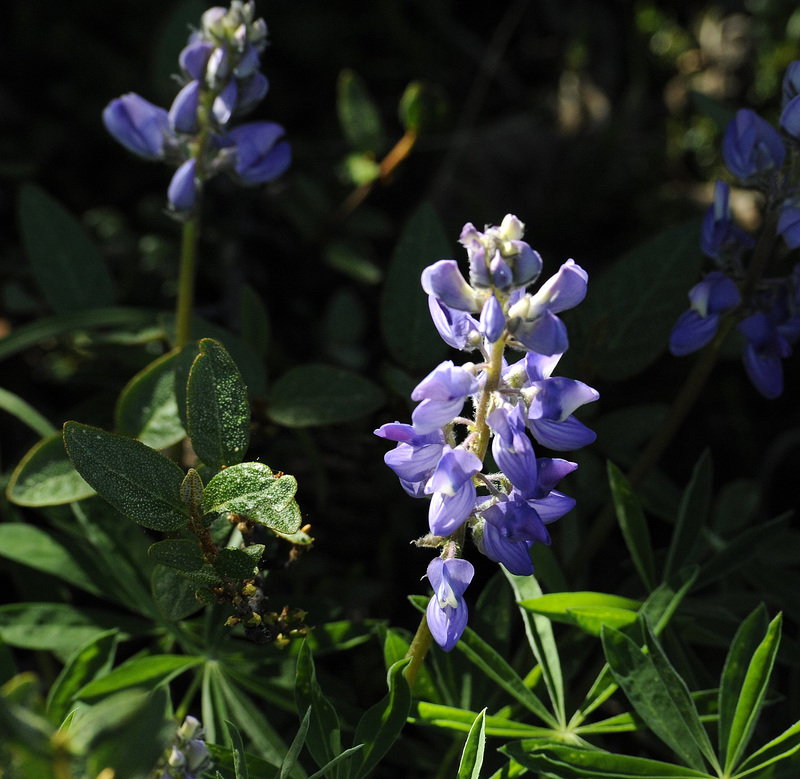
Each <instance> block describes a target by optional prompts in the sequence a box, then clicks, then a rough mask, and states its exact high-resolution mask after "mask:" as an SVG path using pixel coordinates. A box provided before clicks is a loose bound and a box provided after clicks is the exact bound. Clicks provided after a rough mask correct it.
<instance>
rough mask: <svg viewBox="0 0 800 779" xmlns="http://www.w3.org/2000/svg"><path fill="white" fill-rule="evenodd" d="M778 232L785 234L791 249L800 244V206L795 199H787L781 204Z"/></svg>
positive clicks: (785, 239) (784, 237) (784, 238)
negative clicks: (799, 206)
mask: <svg viewBox="0 0 800 779" xmlns="http://www.w3.org/2000/svg"><path fill="white" fill-rule="evenodd" d="M777 233H778V235H782V236H783V240H784V241H786V245H787V246H788V247H789V248H790V249H796V248H797V247H798V246H800V208H798V206H797V203H796V202H795V201H793V200H786V201H784V203H783V206H781V214H780V216H779V217H778V227H777Z"/></svg>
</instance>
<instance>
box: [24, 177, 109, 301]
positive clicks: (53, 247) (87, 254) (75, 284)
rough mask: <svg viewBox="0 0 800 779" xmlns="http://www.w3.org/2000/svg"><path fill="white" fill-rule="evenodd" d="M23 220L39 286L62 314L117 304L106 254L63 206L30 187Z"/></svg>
mask: <svg viewBox="0 0 800 779" xmlns="http://www.w3.org/2000/svg"><path fill="white" fill-rule="evenodd" d="M19 219H20V226H21V228H22V240H23V243H24V244H25V251H26V253H27V255H28V259H29V260H30V263H31V267H32V268H33V272H34V275H35V276H36V281H37V282H38V284H39V287H40V289H41V290H42V293H43V294H44V296H45V298H46V299H47V302H48V303H49V304H50V305H51V306H52V308H53V310H54V311H55V312H56V313H57V314H69V313H72V312H75V311H80V310H82V309H85V308H98V307H100V306H110V305H111V304H112V303H113V302H114V289H113V285H112V282H111V276H110V275H109V273H108V270H107V269H106V266H105V263H104V262H103V259H102V257H101V256H100V253H99V252H98V251H97V248H96V247H95V245H94V244H93V243H92V242H91V240H89V237H88V236H87V235H86V233H85V232H84V230H83V228H82V227H81V225H80V223H79V222H78V221H77V220H76V219H75V218H74V217H73V216H72V215H71V214H70V213H69V212H68V211H67V210H66V209H65V208H64V207H63V206H62V205H61V204H60V203H58V202H57V201H56V200H54V199H53V198H52V197H50V195H48V194H47V193H46V192H45V191H44V190H42V189H40V188H39V187H37V186H34V185H33V184H26V185H24V186H23V187H22V189H21V190H20V194H19Z"/></svg>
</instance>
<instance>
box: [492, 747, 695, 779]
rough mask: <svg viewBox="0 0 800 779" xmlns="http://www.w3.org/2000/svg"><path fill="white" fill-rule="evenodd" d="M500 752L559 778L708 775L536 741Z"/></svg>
mask: <svg viewBox="0 0 800 779" xmlns="http://www.w3.org/2000/svg"><path fill="white" fill-rule="evenodd" d="M500 751H501V752H503V753H505V754H506V755H508V756H509V757H511V758H513V759H514V760H516V761H517V762H518V763H519V764H520V765H523V766H525V767H526V768H529V769H531V770H533V771H541V772H547V774H548V775H550V774H552V775H555V776H558V777H559V778H560V779H595V778H596V779H676V778H677V777H681V778H682V779H709V777H710V776H711V775H710V774H708V773H706V772H705V771H697V770H695V769H693V768H686V767H685V766H681V765H675V764H674V763H663V762H661V761H660V760H649V759H647V758H643V757H632V756H630V755H615V754H612V753H611V752H603V751H600V750H595V749H594V748H592V749H581V748H578V747H571V746H559V745H554V744H551V745H542V744H541V742H540V741H538V740H535V741H517V742H514V743H511V744H507V745H506V746H504V747H501V749H500Z"/></svg>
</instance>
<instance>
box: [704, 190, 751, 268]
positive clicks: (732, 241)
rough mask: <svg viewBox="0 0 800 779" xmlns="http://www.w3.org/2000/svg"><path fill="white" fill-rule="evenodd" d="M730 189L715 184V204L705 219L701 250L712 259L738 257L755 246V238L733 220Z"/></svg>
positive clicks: (707, 212)
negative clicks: (725, 256) (727, 256)
mask: <svg viewBox="0 0 800 779" xmlns="http://www.w3.org/2000/svg"><path fill="white" fill-rule="evenodd" d="M729 201H730V187H729V186H728V185H727V184H726V183H725V182H724V181H720V180H717V182H716V183H715V184H714V202H713V203H712V204H711V206H710V207H709V209H708V210H707V211H706V214H705V217H704V218H703V228H702V231H701V233H700V248H701V249H702V250H703V253H704V254H706V255H707V256H709V257H711V258H712V259H715V260H716V259H718V258H720V257H721V256H723V255H737V254H738V253H739V252H741V251H742V250H744V249H751V248H752V247H753V246H754V245H755V241H754V240H753V236H751V235H750V233H748V232H745V231H744V230H742V229H741V228H740V227H737V226H736V225H735V224H734V222H733V219H731V209H730V203H729Z"/></svg>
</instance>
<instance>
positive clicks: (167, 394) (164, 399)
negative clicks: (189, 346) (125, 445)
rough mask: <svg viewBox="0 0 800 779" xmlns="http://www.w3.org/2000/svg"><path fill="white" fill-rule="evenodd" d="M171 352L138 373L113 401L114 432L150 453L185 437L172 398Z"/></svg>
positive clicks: (173, 356) (174, 353) (174, 354)
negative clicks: (149, 450)
mask: <svg viewBox="0 0 800 779" xmlns="http://www.w3.org/2000/svg"><path fill="white" fill-rule="evenodd" d="M177 358H178V352H177V351H175V350H173V351H171V352H169V353H168V354H165V355H163V356H161V357H159V358H158V359H157V360H154V361H153V362H151V363H150V365H148V366H147V367H146V368H144V369H143V370H141V371H139V373H137V374H136V375H135V376H134V377H133V378H132V379H131V380H130V381H129V382H128V383H127V385H126V386H125V388H124V389H123V390H122V392H121V393H120V396H119V399H118V400H117V407H116V409H115V414H114V421H115V425H116V429H117V432H119V433H120V434H121V435H124V436H128V437H129V438H138V439H139V440H140V441H141V442H142V443H144V444H147V445H148V446H150V447H152V448H153V449H166V448H167V447H168V446H172V444H176V443H177V442H178V441H180V440H182V439H183V438H184V437H185V436H186V430H185V429H184V427H183V424H182V423H181V418H180V414H179V413H178V403H177V400H176V397H175V365H176V362H177Z"/></svg>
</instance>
